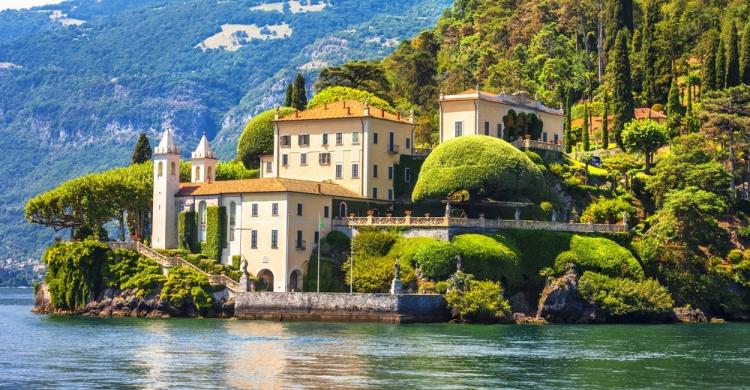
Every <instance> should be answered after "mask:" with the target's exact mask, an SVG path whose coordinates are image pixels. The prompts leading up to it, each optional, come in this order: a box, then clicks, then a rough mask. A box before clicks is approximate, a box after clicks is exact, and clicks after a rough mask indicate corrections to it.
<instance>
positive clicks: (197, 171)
mask: <svg viewBox="0 0 750 390" xmlns="http://www.w3.org/2000/svg"><path fill="white" fill-rule="evenodd" d="M200 180H201V167H195V181H200Z"/></svg>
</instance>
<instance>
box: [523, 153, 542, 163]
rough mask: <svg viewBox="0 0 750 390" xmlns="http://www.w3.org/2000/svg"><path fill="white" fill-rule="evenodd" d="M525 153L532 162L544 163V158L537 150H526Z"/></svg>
mask: <svg viewBox="0 0 750 390" xmlns="http://www.w3.org/2000/svg"><path fill="white" fill-rule="evenodd" d="M523 154H525V155H526V157H528V158H529V160H531V162H533V163H534V164H536V165H544V160H543V159H542V157H541V156H539V154H537V153H536V152H532V151H531V150H524V151H523Z"/></svg>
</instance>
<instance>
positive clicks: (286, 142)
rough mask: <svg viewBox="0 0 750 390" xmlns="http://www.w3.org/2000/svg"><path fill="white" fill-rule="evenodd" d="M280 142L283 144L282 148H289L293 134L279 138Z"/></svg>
mask: <svg viewBox="0 0 750 390" xmlns="http://www.w3.org/2000/svg"><path fill="white" fill-rule="evenodd" d="M279 144H281V147H282V148H288V147H289V145H291V144H292V136H291V135H282V136H281V137H280V138H279Z"/></svg>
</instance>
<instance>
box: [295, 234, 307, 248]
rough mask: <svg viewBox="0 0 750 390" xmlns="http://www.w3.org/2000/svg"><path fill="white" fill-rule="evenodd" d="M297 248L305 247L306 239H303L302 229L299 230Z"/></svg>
mask: <svg viewBox="0 0 750 390" xmlns="http://www.w3.org/2000/svg"><path fill="white" fill-rule="evenodd" d="M296 247H297V249H305V241H304V240H303V239H302V230H297V245H296Z"/></svg>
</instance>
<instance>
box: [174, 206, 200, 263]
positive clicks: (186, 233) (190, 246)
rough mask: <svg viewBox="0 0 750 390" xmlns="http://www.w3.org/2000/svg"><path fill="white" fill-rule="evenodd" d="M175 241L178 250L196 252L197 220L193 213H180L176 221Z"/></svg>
mask: <svg viewBox="0 0 750 390" xmlns="http://www.w3.org/2000/svg"><path fill="white" fill-rule="evenodd" d="M177 240H178V245H179V248H180V249H186V250H189V251H190V252H191V253H196V252H198V220H197V216H196V213H195V212H194V211H185V212H182V213H180V216H179V218H178V219H177Z"/></svg>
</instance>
